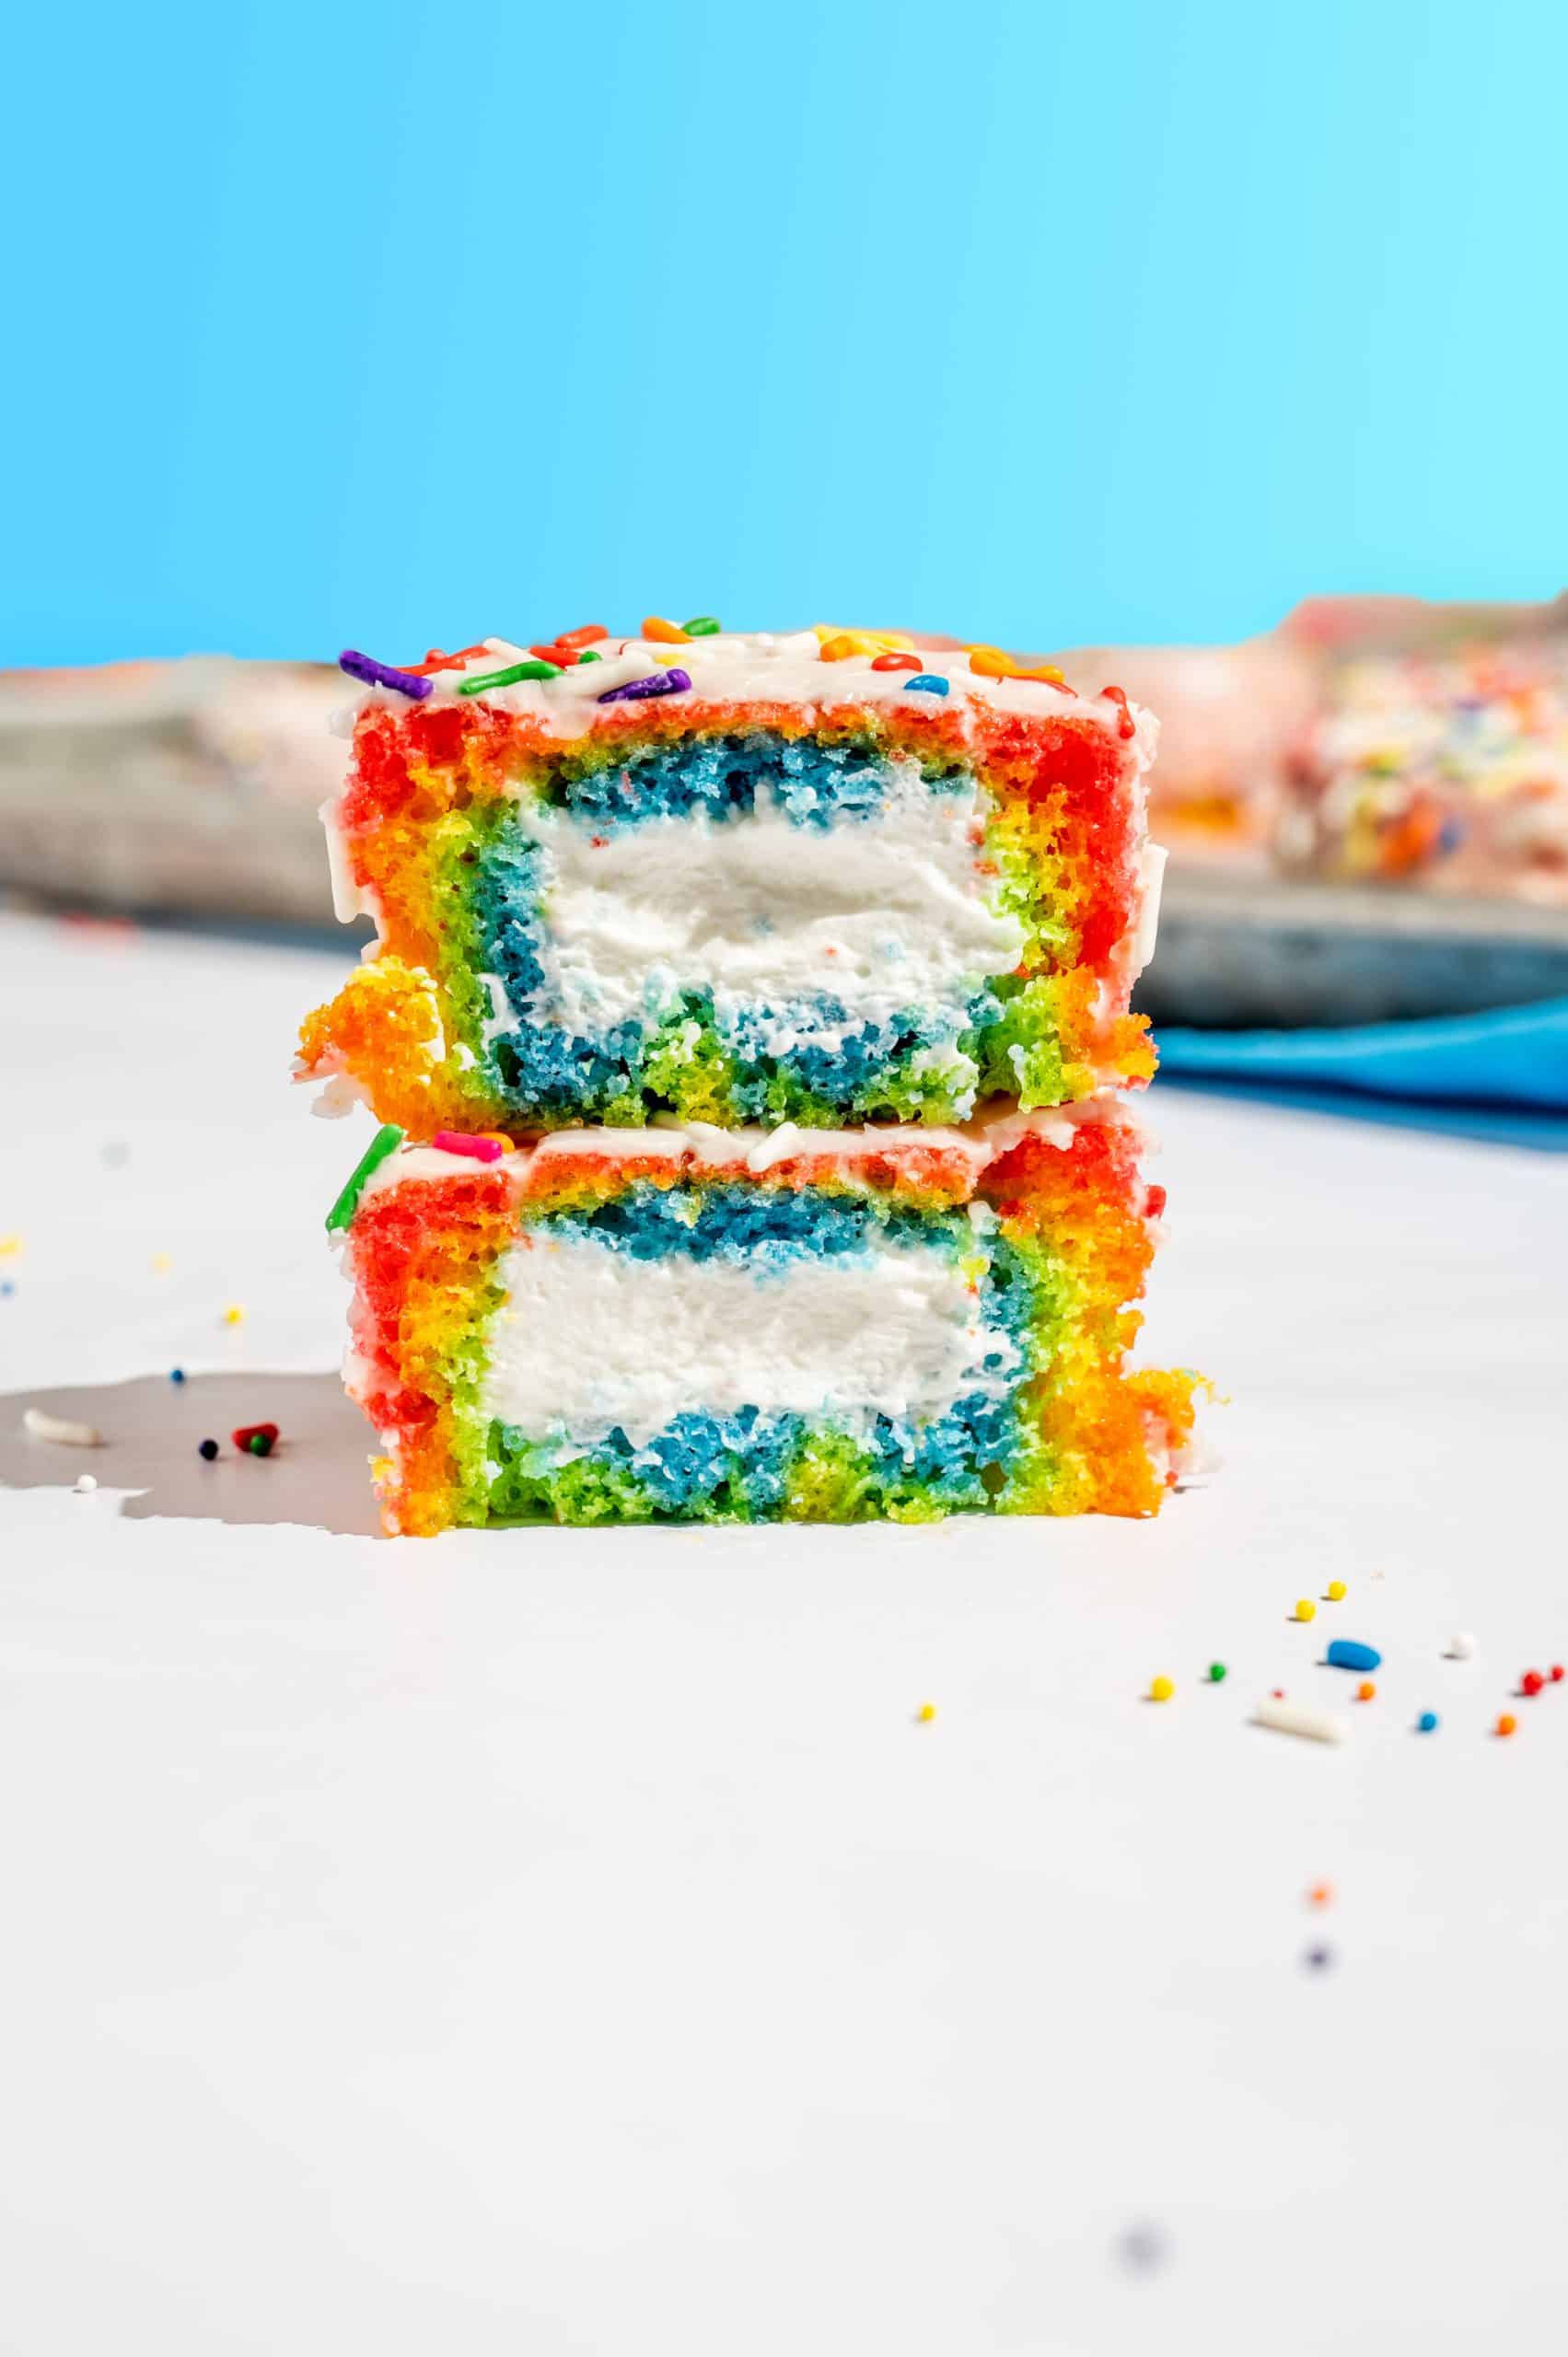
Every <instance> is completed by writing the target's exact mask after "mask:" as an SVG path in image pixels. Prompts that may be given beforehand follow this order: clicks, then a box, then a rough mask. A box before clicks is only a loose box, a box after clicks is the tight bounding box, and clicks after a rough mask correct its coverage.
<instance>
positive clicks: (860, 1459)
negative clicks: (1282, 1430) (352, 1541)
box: [332, 1099, 1192, 1534]
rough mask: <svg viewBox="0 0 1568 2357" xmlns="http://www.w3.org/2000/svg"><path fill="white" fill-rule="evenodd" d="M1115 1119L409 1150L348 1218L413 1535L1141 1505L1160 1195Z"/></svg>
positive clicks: (1113, 1112) (1187, 1396)
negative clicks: (1131, 1361) (1144, 1321)
mask: <svg viewBox="0 0 1568 2357" xmlns="http://www.w3.org/2000/svg"><path fill="white" fill-rule="evenodd" d="M1138 1146H1139V1138H1138V1133H1137V1132H1136V1130H1135V1129H1134V1128H1133V1126H1132V1123H1131V1122H1130V1120H1128V1118H1127V1116H1126V1114H1125V1113H1124V1112H1123V1111H1121V1109H1119V1108H1118V1107H1117V1106H1116V1105H1115V1104H1114V1102H1110V1101H1107V1100H1104V1099H1101V1100H1098V1101H1095V1102H1093V1103H1090V1104H1087V1105H1084V1106H1080V1107H1077V1108H1074V1109H1073V1110H1072V1111H1071V1112H1069V1113H1062V1112H1058V1113H1054V1114H1045V1113H1037V1114H1033V1115H1030V1114H1017V1113H1009V1114H1005V1115H1001V1116H996V1117H993V1118H992V1119H991V1120H989V1121H981V1122H977V1123H972V1124H970V1125H969V1126H967V1127H965V1128H962V1129H949V1128H938V1127H935V1126H933V1127H927V1128H919V1127H913V1126H906V1125H889V1126H886V1127H883V1128H879V1129H859V1130H844V1131H823V1130H818V1131H815V1132H813V1131H808V1130H802V1129H799V1128H796V1127H794V1126H787V1125H786V1126H784V1127H782V1128H780V1129H777V1130H774V1131H771V1132H770V1131H762V1130H751V1131H747V1130H740V1131H731V1132H725V1131H719V1130H716V1129H709V1128H706V1127H705V1126H703V1124H700V1123H688V1124H686V1125H684V1126H681V1125H679V1124H674V1123H669V1124H667V1125H661V1126H650V1127H645V1128H643V1129H622V1130H619V1131H617V1130H575V1131H556V1132H552V1133H550V1134H549V1135H547V1136H545V1137H543V1138H542V1139H540V1141H539V1142H538V1143H537V1144H534V1145H533V1146H532V1147H529V1148H526V1149H521V1150H517V1149H513V1150H511V1151H505V1150H504V1149H503V1148H502V1146H501V1145H500V1144H499V1143H498V1142H497V1141H495V1140H494V1139H493V1138H477V1137H448V1138H445V1139H444V1140H443V1141H441V1142H440V1143H438V1144H436V1145H434V1146H416V1145H407V1144H401V1143H400V1142H399V1139H398V1133H397V1132H396V1131H395V1130H394V1129H388V1130H385V1131H383V1132H382V1133H381V1135H380V1137H379V1138H378V1139H377V1143H376V1144H375V1145H374V1146H373V1147H372V1149H371V1152H370V1154H369V1155H366V1161H365V1163H364V1164H362V1166H361V1168H360V1170H359V1171H357V1172H356V1173H355V1174H354V1179H352V1180H351V1181H350V1184H349V1186H348V1188H347V1189H345V1190H344V1194H343V1197H342V1198H341V1199H340V1202H339V1203H338V1205H337V1206H336V1207H335V1208H334V1212H333V1214H332V1224H335V1225H337V1226H338V1228H339V1229H340V1230H342V1231H343V1237H344V1250H345V1258H346V1262H347V1268H348V1272H349V1274H350V1276H351V1277H352V1279H353V1282H354V1288H355V1295H354V1312H353V1325H352V1331H353V1341H352V1345H351V1349H350V1353H349V1356H348V1361H347V1365H346V1370H345V1373H346V1380H347V1383H348V1387H349V1389H350V1391H351V1392H352V1394H353V1396H354V1398H355V1399H357V1400H358V1401H359V1402H360V1404H361V1405H362V1406H363V1408H364V1409H365V1411H366V1415H367V1416H368V1417H369V1419H370V1421H371V1422H372V1423H373V1424H374V1425H375V1426H376V1428H377V1432H378V1434H379V1435H380V1446H381V1451H382V1454H381V1456H380V1457H379V1459H378V1460H377V1466H376V1471H377V1482H378V1486H379V1488H380V1492H381V1496H382V1502H383V1505H384V1509H385V1515H386V1520H387V1526H388V1528H389V1529H390V1530H393V1531H402V1532H409V1533H415V1534H424V1533H428V1532H432V1531H436V1530H440V1529H443V1528H445V1527H448V1526H449V1525H451V1524H454V1523H460V1524H485V1523H494V1522H502V1521H513V1520H536V1519H540V1518H542V1519H553V1520H555V1521H559V1522H565V1523H601V1522H645V1521H655V1520H664V1519H669V1520H681V1521H687V1520H703V1521H717V1522H772V1521H784V1520H792V1521H828V1522H848V1521H857V1520H861V1519H864V1518H869V1517H873V1516H888V1517H890V1518H892V1519H894V1520H898V1521H909V1522H913V1521H927V1520H932V1519H935V1518H936V1517H937V1516H940V1515H946V1514H948V1513H953V1512H958V1511H966V1512H973V1513H997V1514H1069V1513H1077V1512H1081V1511H1086V1510H1091V1509H1096V1508H1098V1509H1099V1510H1101V1511H1104V1512H1109V1513H1114V1514H1130V1515H1142V1514H1149V1513H1152V1512H1154V1511H1155V1510H1156V1507H1157V1506H1158V1505H1159V1504H1160V1501H1161V1498H1162V1496H1163V1494H1164V1492H1165V1490H1166V1488H1167V1484H1168V1482H1169V1481H1170V1480H1172V1479H1173V1478H1174V1470H1175V1468H1176V1465H1177V1463H1178V1461H1179V1454H1180V1451H1181V1449H1182V1447H1183V1445H1184V1443H1185V1441H1186V1439H1187V1436H1188V1434H1189V1430H1190V1427H1191V1395H1192V1380H1191V1377H1190V1376H1184V1375H1171V1374H1155V1373H1132V1372H1129V1371H1128V1370H1127V1369H1126V1367H1125V1366H1124V1364H1123V1361H1124V1354H1125V1353H1126V1352H1127V1350H1128V1349H1129V1347H1130V1346H1131V1344H1132V1340H1133V1337H1134V1335H1135V1334H1136V1331H1137V1329H1138V1326H1139V1323H1140V1320H1139V1317H1138V1314H1137V1312H1136V1310H1135V1309H1134V1308H1133V1307H1132V1304H1133V1303H1134V1302H1135V1301H1136V1300H1137V1299H1138V1297H1139V1295H1141V1293H1142V1290H1143V1284H1144V1271H1145V1270H1146V1268H1147V1265H1148V1261H1149V1258H1150V1253H1151V1250H1152V1248H1153V1239H1154V1234H1155V1230H1156V1223H1157V1220H1158V1217H1159V1214H1160V1212H1161V1210H1162V1208H1163V1202H1164V1196H1163V1190H1159V1189H1154V1190H1150V1189H1147V1188H1145V1187H1144V1184H1143V1183H1142V1181H1141V1179H1140V1178H1139V1176H1138V1168H1137V1156H1138Z"/></svg>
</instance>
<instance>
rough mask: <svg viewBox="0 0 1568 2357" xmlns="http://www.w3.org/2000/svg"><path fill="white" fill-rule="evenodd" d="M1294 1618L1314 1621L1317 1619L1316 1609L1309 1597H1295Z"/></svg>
mask: <svg viewBox="0 0 1568 2357" xmlns="http://www.w3.org/2000/svg"><path fill="white" fill-rule="evenodd" d="M1295 1617H1296V1619H1297V1620H1316V1619H1317V1618H1318V1607H1317V1606H1316V1605H1315V1604H1314V1603H1313V1601H1312V1598H1311V1597H1310V1596H1297V1597H1296V1600H1295Z"/></svg>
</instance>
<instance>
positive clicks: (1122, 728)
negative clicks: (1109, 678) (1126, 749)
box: [1100, 688, 1138, 741]
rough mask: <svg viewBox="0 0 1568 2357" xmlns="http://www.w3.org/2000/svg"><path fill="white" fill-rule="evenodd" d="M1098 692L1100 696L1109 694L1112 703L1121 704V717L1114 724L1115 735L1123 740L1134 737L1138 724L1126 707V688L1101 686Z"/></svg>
mask: <svg viewBox="0 0 1568 2357" xmlns="http://www.w3.org/2000/svg"><path fill="white" fill-rule="evenodd" d="M1100 693H1101V695H1102V696H1109V698H1110V701H1111V702H1112V703H1119V704H1120V705H1121V719H1120V720H1119V721H1118V722H1117V724H1116V733H1117V735H1118V736H1119V737H1121V738H1122V739H1123V741H1125V739H1126V738H1127V737H1135V736H1136V735H1137V733H1138V724H1137V722H1136V721H1135V720H1134V719H1133V717H1132V714H1131V712H1130V711H1129V710H1128V708H1127V691H1126V689H1125V688H1101V690H1100Z"/></svg>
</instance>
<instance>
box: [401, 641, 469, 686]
mask: <svg viewBox="0 0 1568 2357" xmlns="http://www.w3.org/2000/svg"><path fill="white" fill-rule="evenodd" d="M489 652H490V649H489V647H488V646H485V645H483V644H481V645H478V646H459V649H458V651H457V653H456V654H455V655H443V654H442V652H441V649H440V648H439V647H438V646H433V647H431V648H430V649H429V651H428V653H427V654H426V656H425V657H424V662H423V663H400V664H399V666H398V668H399V670H400V671H406V672H407V673H408V675H409V677H410V679H428V678H429V677H430V674H431V672H432V671H449V670H451V668H452V667H453V666H454V664H458V663H469V662H471V661H472V659H473V657H474V656H476V655H488V654H489Z"/></svg>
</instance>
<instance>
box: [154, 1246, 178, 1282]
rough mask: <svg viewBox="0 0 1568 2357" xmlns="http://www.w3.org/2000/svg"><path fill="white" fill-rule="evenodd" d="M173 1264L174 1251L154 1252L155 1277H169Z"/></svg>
mask: <svg viewBox="0 0 1568 2357" xmlns="http://www.w3.org/2000/svg"><path fill="white" fill-rule="evenodd" d="M173 1266H174V1255H173V1253H172V1252H155V1253H154V1254H153V1274H154V1276H155V1277H167V1276H168V1272H169V1271H170V1269H172V1268H173Z"/></svg>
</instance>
